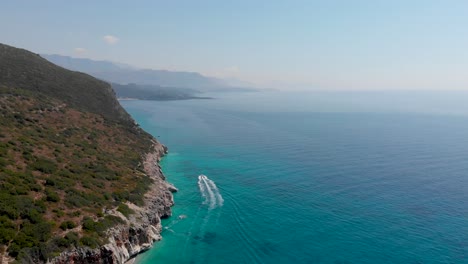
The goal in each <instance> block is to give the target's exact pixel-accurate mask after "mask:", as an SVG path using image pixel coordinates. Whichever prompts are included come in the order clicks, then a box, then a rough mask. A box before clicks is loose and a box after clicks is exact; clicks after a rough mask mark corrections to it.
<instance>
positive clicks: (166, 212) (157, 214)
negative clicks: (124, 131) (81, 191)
mask: <svg viewBox="0 0 468 264" xmlns="http://www.w3.org/2000/svg"><path fill="white" fill-rule="evenodd" d="M166 151H167V149H166V147H165V146H163V145H161V144H160V143H158V142H154V151H153V152H151V153H147V154H146V156H145V157H144V159H143V160H144V162H143V167H144V170H145V173H146V174H147V175H148V176H149V177H151V178H152V179H153V180H154V182H153V184H152V186H151V188H150V191H149V192H147V193H146V195H145V205H144V206H142V207H139V206H137V205H135V204H132V203H127V205H128V206H129V207H130V208H131V209H132V210H133V211H134V212H135V214H132V215H129V216H128V217H125V216H124V215H123V214H121V213H120V212H118V211H116V210H109V211H107V212H106V214H111V215H115V216H118V217H121V218H122V219H124V220H125V224H122V225H118V226H115V227H113V228H111V229H109V230H108V231H107V234H108V239H109V243H107V244H105V245H103V246H101V247H99V248H96V249H91V248H88V247H82V248H77V249H73V250H69V251H66V252H63V253H62V254H60V256H58V257H56V258H54V259H52V260H50V261H49V262H48V263H50V264H67V263H72V264H73V263H74V264H85V263H116V264H120V263H125V262H126V261H128V260H129V259H131V258H133V257H135V256H136V255H137V254H139V253H141V252H144V251H146V250H148V249H150V248H151V247H152V245H153V243H154V242H155V241H159V240H161V235H160V233H161V230H162V226H161V218H165V217H169V216H171V206H172V205H173V204H174V200H173V197H172V192H175V191H177V189H176V188H175V187H174V186H172V185H171V184H169V183H167V182H166V181H165V177H164V175H163V173H162V171H161V167H160V166H159V164H158V163H159V161H160V159H161V157H162V156H163V155H164V154H165V153H166Z"/></svg>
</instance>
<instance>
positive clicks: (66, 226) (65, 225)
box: [60, 220, 76, 230]
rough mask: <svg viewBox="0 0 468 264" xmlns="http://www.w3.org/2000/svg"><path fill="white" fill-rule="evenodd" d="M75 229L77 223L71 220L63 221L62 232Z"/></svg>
mask: <svg viewBox="0 0 468 264" xmlns="http://www.w3.org/2000/svg"><path fill="white" fill-rule="evenodd" d="M75 227H76V224H75V222H73V221H70V220H67V221H63V222H62V223H61V224H60V229H62V230H67V229H73V228H75Z"/></svg>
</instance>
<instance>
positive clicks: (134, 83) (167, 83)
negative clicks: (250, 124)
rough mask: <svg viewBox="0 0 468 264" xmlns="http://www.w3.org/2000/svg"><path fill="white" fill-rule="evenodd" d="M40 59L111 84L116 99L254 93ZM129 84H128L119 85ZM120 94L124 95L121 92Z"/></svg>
mask: <svg viewBox="0 0 468 264" xmlns="http://www.w3.org/2000/svg"><path fill="white" fill-rule="evenodd" d="M41 56H42V57H44V58H45V59H47V60H49V61H50V62H52V63H55V64H57V65H60V66H62V67H64V68H67V69H69V70H73V71H80V72H84V73H87V74H90V75H92V76H94V77H97V78H99V79H102V80H105V81H108V82H111V83H114V85H113V87H114V89H115V90H116V93H117V96H119V97H132V98H138V99H150V100H171V99H172V100H178V99H192V98H199V96H198V95H197V94H198V93H204V92H247V91H255V89H252V88H246V87H239V86H237V85H231V83H234V82H233V81H232V80H223V79H218V78H213V77H207V76H203V75H201V74H199V73H196V72H183V71H167V70H152V69H138V68H135V67H132V66H129V65H125V64H119V63H114V62H109V61H95V60H91V59H85V58H72V57H68V56H62V55H47V54H42V55H41ZM116 84H118V85H116ZM128 84H131V85H129V86H122V85H128ZM234 84H236V83H234ZM116 87H117V89H116ZM122 91H125V93H121V92H122ZM132 91H134V93H133V92H132ZM172 92H173V93H172ZM159 95H163V96H162V97H161V96H159ZM202 98H204V97H202Z"/></svg>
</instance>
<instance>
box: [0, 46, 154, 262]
mask: <svg viewBox="0 0 468 264" xmlns="http://www.w3.org/2000/svg"><path fill="white" fill-rule="evenodd" d="M65 80H66V81H65ZM109 89H110V87H109V86H108V85H107V84H105V83H103V82H101V81H98V80H96V79H94V78H92V77H89V76H86V75H84V74H80V73H74V72H69V71H66V70H64V69H61V68H58V67H56V66H54V65H52V64H50V63H48V62H46V61H44V60H43V59H41V58H39V57H38V56H36V55H34V54H32V53H29V52H26V51H23V50H19V49H14V48H11V47H8V46H5V45H1V44H0V124H2V125H1V127H0V255H1V254H3V253H4V252H8V254H9V255H10V256H11V257H14V258H16V259H17V260H18V261H20V262H22V261H24V262H29V263H30V262H33V263H38V262H44V261H45V260H46V259H48V258H51V257H53V256H56V255H57V254H59V253H60V252H62V251H63V250H64V249H66V248H69V247H73V246H89V247H97V246H99V245H102V244H104V243H106V238H105V235H104V234H105V231H106V230H107V229H109V228H110V227H112V226H115V225H117V224H122V223H123V220H122V219H120V218H119V217H116V216H112V215H107V214H105V213H103V212H104V211H105V210H104V209H105V208H118V210H119V211H120V212H122V214H124V215H125V216H128V215H130V214H132V213H133V211H132V210H131V209H130V208H128V206H127V205H126V204H125V202H127V201H130V202H133V203H135V204H139V205H142V204H143V198H144V194H145V193H146V191H147V190H148V188H149V186H150V184H151V182H152V180H151V179H150V178H149V177H147V176H145V175H143V174H142V173H141V170H142V168H141V157H142V156H143V155H144V154H145V153H147V152H148V151H150V146H151V140H153V138H152V137H151V136H150V135H149V134H147V133H146V132H144V131H143V130H141V129H140V128H138V127H136V126H135V125H134V124H133V123H132V122H130V119H129V117H128V115H127V114H126V113H125V112H123V113H122V112H121V111H123V110H122V109H121V107H120V105H118V102H117V101H116V100H115V97H114V96H113V94H110V92H109ZM79 226H81V227H82V229H80V228H76V227H79ZM76 230H82V231H76ZM75 231H76V232H75Z"/></svg>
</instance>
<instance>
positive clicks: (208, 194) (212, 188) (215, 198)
mask: <svg viewBox="0 0 468 264" xmlns="http://www.w3.org/2000/svg"><path fill="white" fill-rule="evenodd" d="M198 187H199V188H200V192H201V195H202V196H203V198H205V201H204V202H203V203H204V204H206V205H208V206H209V208H210V209H214V208H216V207H221V206H223V203H224V200H223V196H221V193H220V192H219V189H218V187H217V186H216V184H215V183H214V182H213V181H212V180H210V179H208V177H207V176H206V175H203V174H202V175H200V176H198Z"/></svg>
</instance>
